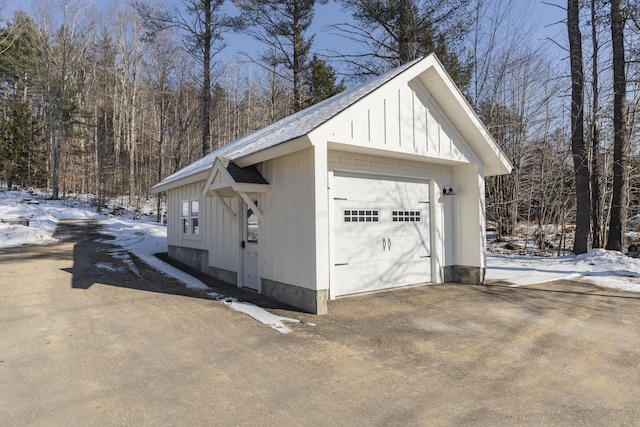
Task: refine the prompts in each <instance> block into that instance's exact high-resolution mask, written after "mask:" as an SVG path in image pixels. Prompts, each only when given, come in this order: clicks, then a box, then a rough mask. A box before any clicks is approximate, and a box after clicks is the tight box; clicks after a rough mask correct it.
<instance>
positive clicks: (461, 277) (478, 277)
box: [443, 265, 485, 285]
mask: <svg viewBox="0 0 640 427" xmlns="http://www.w3.org/2000/svg"><path fill="white" fill-rule="evenodd" d="M443 270H444V281H445V282H456V283H467V284H470V285H482V284H484V275H485V269H484V268H482V267H470V266H467V265H447V266H445V267H444V269H443Z"/></svg>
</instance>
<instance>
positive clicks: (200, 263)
mask: <svg viewBox="0 0 640 427" xmlns="http://www.w3.org/2000/svg"><path fill="white" fill-rule="evenodd" d="M169 256H170V257H171V258H173V259H175V260H176V261H180V262H181V263H183V264H186V265H188V266H189V267H193V268H195V269H196V270H200V271H202V272H203V273H204V274H207V275H209V276H211V277H213V278H215V279H218V280H220V281H223V282H226V283H230V284H232V285H235V284H237V283H238V274H237V273H236V272H235V271H229V270H224V269H222V268H216V267H210V266H209V251H207V250H204V249H193V248H184V247H182V246H171V245H169Z"/></svg>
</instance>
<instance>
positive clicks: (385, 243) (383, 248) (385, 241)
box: [382, 237, 387, 251]
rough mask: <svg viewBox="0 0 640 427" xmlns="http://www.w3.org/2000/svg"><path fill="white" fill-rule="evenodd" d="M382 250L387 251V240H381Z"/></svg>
mask: <svg viewBox="0 0 640 427" xmlns="http://www.w3.org/2000/svg"><path fill="white" fill-rule="evenodd" d="M382 250H383V251H385V250H387V240H386V239H385V238H384V237H383V238H382Z"/></svg>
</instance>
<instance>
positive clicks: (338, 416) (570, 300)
mask: <svg viewBox="0 0 640 427" xmlns="http://www.w3.org/2000/svg"><path fill="white" fill-rule="evenodd" d="M60 232H61V233H62V235H66V236H67V237H66V240H65V241H64V242H63V243H61V244H58V245H54V246H45V247H23V248H19V249H12V250H0V414H1V415H0V420H1V421H0V424H1V425H7V426H27V425H38V426H49V425H50V426H60V425H83V426H88V425H99V426H103V425H106V426H118V425H207V426H209V425H278V426H288V425H291V426H301V425H309V426H316V425H385V426H387V425H402V426H407V425H451V426H454V425H455V426H460V425H536V426H538V425H632V424H636V423H637V422H638V420H640V405H639V403H640V295H638V294H631V293H624V292H618V291H608V290H603V289H599V288H597V287H595V286H592V285H587V284H581V283H577V282H568V281H565V282H554V283H549V284H545V285H544V286H542V285H539V286H530V287H526V288H509V287H507V286H504V285H500V284H496V285H492V286H469V285H456V284H446V285H431V286H420V287H414V288H409V289H400V290H395V291H391V292H384V293H377V294H371V295H365V296H360V297H357V298H356V297H354V298H345V299H340V300H337V301H332V302H331V303H330V306H329V311H330V314H329V315H326V316H313V315H309V314H305V313H299V312H296V311H292V310H288V309H286V307H283V306H279V305H278V304H277V303H275V302H273V301H269V300H267V299H265V298H262V297H259V296H255V295H253V296H252V295H251V294H240V293H239V294H238V295H234V296H239V297H242V298H246V299H253V300H254V301H255V302H257V303H259V304H262V305H263V306H266V307H268V308H270V309H271V310H272V311H273V312H275V313H277V314H279V315H283V316H287V317H293V318H297V319H300V320H301V323H300V324H296V325H290V326H291V327H292V328H293V333H291V334H289V335H282V334H280V333H278V332H276V331H274V330H272V329H270V328H268V327H266V326H264V325H262V324H260V323H257V322H255V321H254V320H252V319H250V318H249V317H247V316H245V315H243V314H240V313H236V312H234V311H232V310H230V309H229V308H228V307H226V306H225V305H223V304H221V303H220V302H217V301H214V300H211V299H210V298H206V297H205V296H203V295H201V294H197V293H193V292H190V291H188V290H185V289H184V288H183V287H182V286H181V285H180V284H179V283H176V282H174V281H173V280H171V279H168V278H166V277H164V276H162V275H161V274H159V273H157V272H155V271H153V270H151V269H148V268H146V267H145V265H144V264H142V263H140V262H139V261H138V260H136V259H135V258H133V257H131V256H130V255H128V254H127V253H125V252H122V251H121V250H120V249H119V248H117V247H114V246H111V245H109V244H108V243H106V242H100V241H99V240H100V239H101V238H100V236H99V235H98V234H97V232H96V231H95V229H94V227H93V226H92V225H84V226H76V225H73V224H67V225H65V226H63V227H62V228H61V230H60ZM212 286H213V287H214V290H216V291H220V292H222V293H226V294H229V293H233V292H234V289H233V288H224V287H222V286H221V285H220V286H219V287H218V288H216V286H218V285H216V284H212Z"/></svg>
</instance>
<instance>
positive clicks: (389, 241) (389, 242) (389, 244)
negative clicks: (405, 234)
mask: <svg viewBox="0 0 640 427" xmlns="http://www.w3.org/2000/svg"><path fill="white" fill-rule="evenodd" d="M387 241H388V242H387V245H388V246H389V250H391V239H387Z"/></svg>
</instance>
